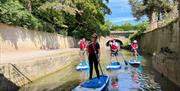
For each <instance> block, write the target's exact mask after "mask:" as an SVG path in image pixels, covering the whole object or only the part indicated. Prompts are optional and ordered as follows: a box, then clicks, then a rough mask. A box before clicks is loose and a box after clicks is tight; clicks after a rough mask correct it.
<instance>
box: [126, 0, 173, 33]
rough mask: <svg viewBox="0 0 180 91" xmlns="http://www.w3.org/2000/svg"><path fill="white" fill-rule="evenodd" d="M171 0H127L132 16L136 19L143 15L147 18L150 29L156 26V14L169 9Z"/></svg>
mask: <svg viewBox="0 0 180 91" xmlns="http://www.w3.org/2000/svg"><path fill="white" fill-rule="evenodd" d="M172 3H173V1H172V0H129V4H130V5H131V7H132V11H133V16H134V17H136V18H137V19H138V20H139V19H141V17H143V16H144V15H146V16H147V17H148V18H149V21H150V27H151V30H152V29H154V28H153V26H156V14H158V13H160V12H165V11H170V10H171V6H172Z"/></svg>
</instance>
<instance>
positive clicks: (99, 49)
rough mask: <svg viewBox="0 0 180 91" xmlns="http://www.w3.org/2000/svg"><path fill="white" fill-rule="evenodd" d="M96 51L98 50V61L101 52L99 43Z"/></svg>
mask: <svg viewBox="0 0 180 91" xmlns="http://www.w3.org/2000/svg"><path fill="white" fill-rule="evenodd" d="M97 49H98V59H100V54H101V51H100V45H99V43H98V46H97ZM98 61H99V60H98Z"/></svg>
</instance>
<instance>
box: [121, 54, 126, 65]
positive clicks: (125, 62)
mask: <svg viewBox="0 0 180 91" xmlns="http://www.w3.org/2000/svg"><path fill="white" fill-rule="evenodd" d="M120 54H121V56H122V58H123V60H124V64H125V65H126V66H127V65H128V62H127V61H126V60H125V58H124V56H123V55H122V53H120Z"/></svg>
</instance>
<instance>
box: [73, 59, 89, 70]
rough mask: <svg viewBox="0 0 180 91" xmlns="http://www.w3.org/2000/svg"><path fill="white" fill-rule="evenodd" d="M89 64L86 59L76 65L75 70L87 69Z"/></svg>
mask: <svg viewBox="0 0 180 91" xmlns="http://www.w3.org/2000/svg"><path fill="white" fill-rule="evenodd" d="M88 68H89V66H88V63H86V61H83V62H81V63H80V64H79V65H77V66H76V70H80V71H82V70H88Z"/></svg>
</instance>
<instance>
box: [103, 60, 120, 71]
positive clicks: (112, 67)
mask: <svg viewBox="0 0 180 91" xmlns="http://www.w3.org/2000/svg"><path fill="white" fill-rule="evenodd" d="M106 69H107V70H118V69H121V64H120V63H119V62H112V63H111V64H109V65H107V66H106Z"/></svg>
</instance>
